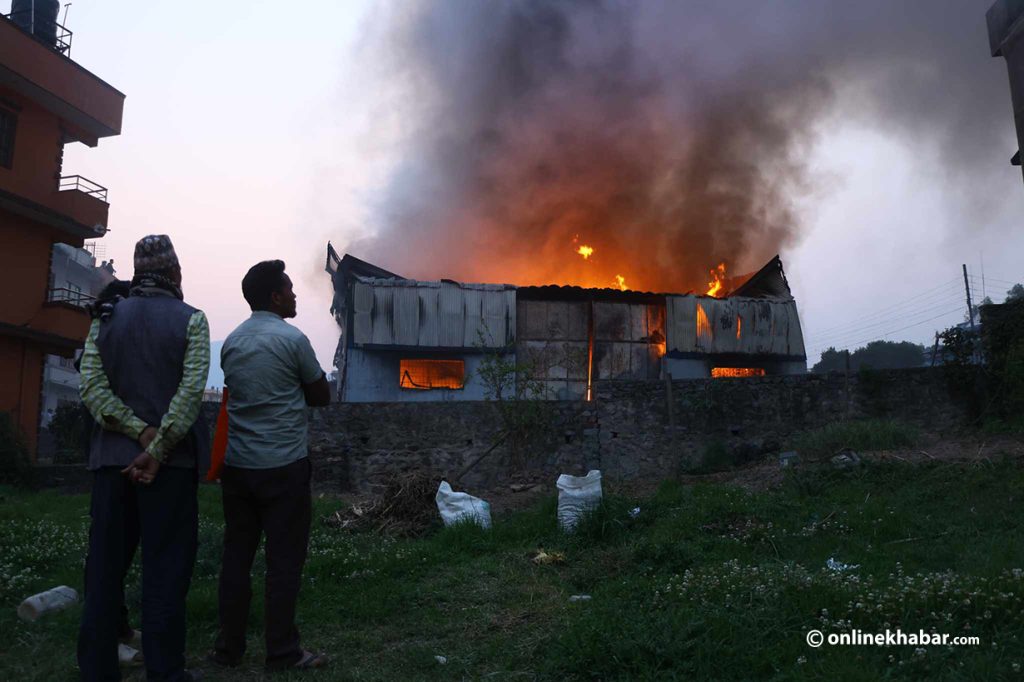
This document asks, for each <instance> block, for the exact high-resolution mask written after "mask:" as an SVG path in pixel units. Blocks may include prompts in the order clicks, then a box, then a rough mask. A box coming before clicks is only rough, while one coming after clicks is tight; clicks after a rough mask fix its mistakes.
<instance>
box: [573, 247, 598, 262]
mask: <svg viewBox="0 0 1024 682" xmlns="http://www.w3.org/2000/svg"><path fill="white" fill-rule="evenodd" d="M576 253H578V254H580V255H581V256H583V260H587V259H588V258H590V257H591V256H593V255H594V249H593V247H590V246H586V245H583V246H581V247H580V248H578V249H576Z"/></svg>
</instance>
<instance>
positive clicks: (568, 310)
mask: <svg viewBox="0 0 1024 682" xmlns="http://www.w3.org/2000/svg"><path fill="white" fill-rule="evenodd" d="M591 305H593V315H594V321H593V324H594V360H593V379H594V381H600V380H605V379H658V378H659V377H660V375H661V355H662V353H663V352H664V347H663V344H664V340H665V313H664V308H663V307H662V306H660V305H656V304H642V303H641V304H636V303H604V302H594V303H593V304H591V303H590V302H588V301H531V300H527V301H520V302H519V306H518V309H519V315H518V316H519V327H518V329H519V337H518V341H517V343H516V356H517V358H518V359H519V362H520V363H522V364H526V365H528V366H530V367H532V369H533V371H534V378H536V379H538V380H540V381H542V382H543V383H544V385H545V390H546V394H547V396H548V397H550V398H562V399H569V398H582V397H583V396H585V395H586V392H587V354H588V325H589V323H590V309H591Z"/></svg>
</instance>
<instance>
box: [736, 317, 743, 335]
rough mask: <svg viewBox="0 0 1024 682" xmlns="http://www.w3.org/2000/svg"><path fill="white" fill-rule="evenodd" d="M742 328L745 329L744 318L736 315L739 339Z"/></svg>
mask: <svg viewBox="0 0 1024 682" xmlns="http://www.w3.org/2000/svg"><path fill="white" fill-rule="evenodd" d="M741 329H743V320H742V319H740V316H739V315H737V316H736V338H737V339H739V338H740V330H741Z"/></svg>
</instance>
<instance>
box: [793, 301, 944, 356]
mask: <svg viewBox="0 0 1024 682" xmlns="http://www.w3.org/2000/svg"><path fill="white" fill-rule="evenodd" d="M959 309H960V308H959V306H958V307H956V308H953V309H951V310H947V311H946V312H944V313H939V314H938V315H936V316H934V317H930V318H928V319H926V320H921V321H920V322H915V323H914V324H908V325H907V326H905V327H900V328H899V329H893V330H891V331H887V332H884V333H883V334H881V336H883V337H884V336H889V335H891V334H896V333H898V332H902V331H906V330H907V329H912V328H914V327H919V326H921V325H922V324H926V323H928V322H932V321H934V320H938V319H940V318H943V317H945V316H946V315H950V314H952V313H955V312H957V310H959ZM880 340H881V339H879V338H878V337H877V336H869V337H867V338H865V339H863V340H860V341H854V342H852V343H849V344H847V345H845V346H840V347H838V348H837V347H836V346H834V345H833V346H830V347H832V348H836V350H849V349H850V348H854V347H856V346H861V345H862V344H866V343H870V342H871V341H880ZM823 350H828V347H818V348H815V349H814V350H813V352H814V353H818V352H821V351H823Z"/></svg>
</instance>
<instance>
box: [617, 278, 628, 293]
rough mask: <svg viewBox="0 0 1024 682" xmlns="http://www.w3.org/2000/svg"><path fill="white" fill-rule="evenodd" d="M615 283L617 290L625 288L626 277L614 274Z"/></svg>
mask: <svg viewBox="0 0 1024 682" xmlns="http://www.w3.org/2000/svg"><path fill="white" fill-rule="evenodd" d="M615 284H616V286H618V287H619V291H625V290H626V278H625V277H623V276H622V275H615Z"/></svg>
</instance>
